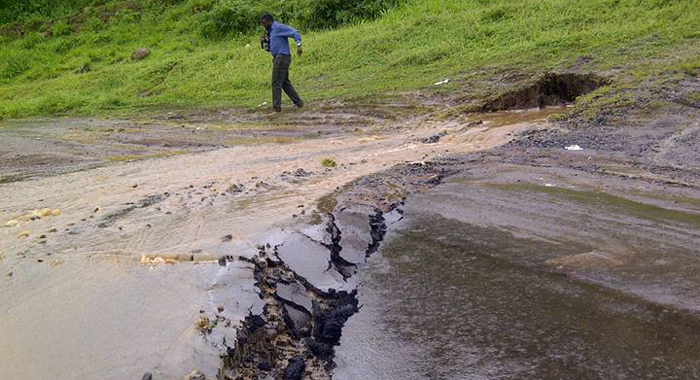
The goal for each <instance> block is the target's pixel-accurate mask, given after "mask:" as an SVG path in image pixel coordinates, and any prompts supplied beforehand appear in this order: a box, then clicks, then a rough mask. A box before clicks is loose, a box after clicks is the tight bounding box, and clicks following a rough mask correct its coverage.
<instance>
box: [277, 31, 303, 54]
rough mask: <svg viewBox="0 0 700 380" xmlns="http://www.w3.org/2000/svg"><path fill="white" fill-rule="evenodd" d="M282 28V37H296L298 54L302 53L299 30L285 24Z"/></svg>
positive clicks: (280, 32)
mask: <svg viewBox="0 0 700 380" xmlns="http://www.w3.org/2000/svg"><path fill="white" fill-rule="evenodd" d="M281 29H282V30H280V31H279V32H278V33H279V35H280V36H282V37H287V38H290V37H291V38H294V42H296V43H297V54H298V55H301V34H299V31H298V30H296V29H294V28H292V27H291V26H288V25H285V26H284V27H283V28H281Z"/></svg>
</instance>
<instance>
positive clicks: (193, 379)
mask: <svg viewBox="0 0 700 380" xmlns="http://www.w3.org/2000/svg"><path fill="white" fill-rule="evenodd" d="M185 380H207V378H206V376H204V374H203V373H201V372H199V371H197V370H194V371H192V372H190V374H189V375H187V377H186V378H185Z"/></svg>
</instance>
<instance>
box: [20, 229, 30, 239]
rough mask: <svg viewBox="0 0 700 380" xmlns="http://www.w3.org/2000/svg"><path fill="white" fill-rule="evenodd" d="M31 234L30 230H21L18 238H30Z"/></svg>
mask: <svg viewBox="0 0 700 380" xmlns="http://www.w3.org/2000/svg"><path fill="white" fill-rule="evenodd" d="M30 234H31V232H30V231H28V230H24V231H20V233H19V234H18V235H17V238H19V239H25V238H28V237H29V235H30Z"/></svg>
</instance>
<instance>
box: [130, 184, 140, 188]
mask: <svg viewBox="0 0 700 380" xmlns="http://www.w3.org/2000/svg"><path fill="white" fill-rule="evenodd" d="M137 187H139V184H138V183H135V184H134V185H133V186H131V188H132V189H135V188H137Z"/></svg>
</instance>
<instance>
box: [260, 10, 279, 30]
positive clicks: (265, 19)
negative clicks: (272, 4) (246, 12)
mask: <svg viewBox="0 0 700 380" xmlns="http://www.w3.org/2000/svg"><path fill="white" fill-rule="evenodd" d="M274 22H275V18H274V17H272V15H271V14H269V13H265V14H264V15H262V17H260V24H261V25H262V26H264V27H265V29H270V28H271V27H272V23H274Z"/></svg>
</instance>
